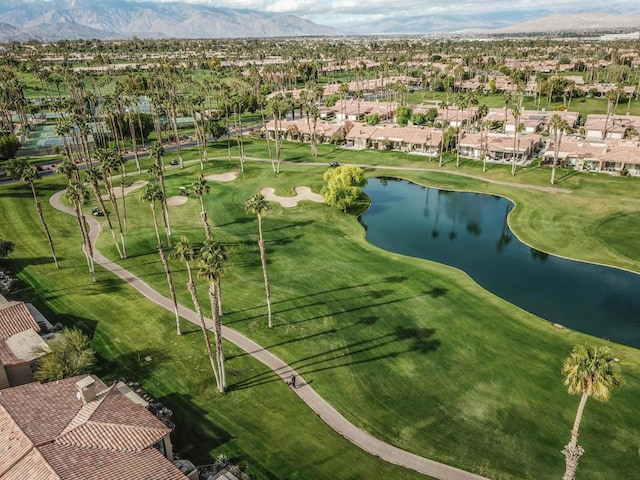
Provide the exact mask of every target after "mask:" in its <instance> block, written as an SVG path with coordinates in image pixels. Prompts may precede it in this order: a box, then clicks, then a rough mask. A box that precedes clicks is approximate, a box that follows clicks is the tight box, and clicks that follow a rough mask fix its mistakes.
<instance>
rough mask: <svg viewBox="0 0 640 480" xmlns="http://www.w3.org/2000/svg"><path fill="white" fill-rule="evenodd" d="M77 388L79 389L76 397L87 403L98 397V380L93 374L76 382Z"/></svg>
mask: <svg viewBox="0 0 640 480" xmlns="http://www.w3.org/2000/svg"><path fill="white" fill-rule="evenodd" d="M76 388H77V389H78V393H76V397H77V398H78V400H82V403H85V404H86V403H89V402H93V401H94V400H95V399H96V382H95V380H94V379H93V378H91V376H87V377H85V378H83V379H82V380H80V381H78V382H76Z"/></svg>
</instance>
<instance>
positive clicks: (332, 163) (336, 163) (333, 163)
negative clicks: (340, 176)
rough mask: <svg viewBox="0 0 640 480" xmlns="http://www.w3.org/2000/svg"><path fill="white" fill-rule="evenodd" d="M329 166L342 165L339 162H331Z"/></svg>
mask: <svg viewBox="0 0 640 480" xmlns="http://www.w3.org/2000/svg"><path fill="white" fill-rule="evenodd" d="M329 166H330V167H339V166H340V164H339V163H338V162H331V163H330V164H329Z"/></svg>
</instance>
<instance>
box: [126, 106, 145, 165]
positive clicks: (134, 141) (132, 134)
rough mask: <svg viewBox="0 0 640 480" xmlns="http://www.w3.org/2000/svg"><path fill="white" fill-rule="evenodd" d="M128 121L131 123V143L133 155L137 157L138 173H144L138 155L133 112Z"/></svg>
mask: <svg viewBox="0 0 640 480" xmlns="http://www.w3.org/2000/svg"><path fill="white" fill-rule="evenodd" d="M128 117H129V118H128V123H129V135H131V143H132V145H133V156H134V157H135V159H136V168H137V169H138V175H140V174H141V173H142V170H140V157H139V156H138V140H137V139H136V130H135V127H134V126H133V120H132V119H131V113H129V115H128Z"/></svg>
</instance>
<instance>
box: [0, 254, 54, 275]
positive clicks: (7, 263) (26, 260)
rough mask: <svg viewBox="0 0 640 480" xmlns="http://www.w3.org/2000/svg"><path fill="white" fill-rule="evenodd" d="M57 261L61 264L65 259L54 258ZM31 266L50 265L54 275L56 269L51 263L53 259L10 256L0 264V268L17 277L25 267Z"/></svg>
mask: <svg viewBox="0 0 640 480" xmlns="http://www.w3.org/2000/svg"><path fill="white" fill-rule="evenodd" d="M56 258H57V259H58V263H60V264H62V263H63V262H64V261H65V260H66V258H65V257H60V256H56ZM32 265H51V271H52V274H54V273H55V271H56V268H55V265H54V263H53V257H51V256H49V257H16V256H15V255H11V256H10V257H9V258H7V259H6V260H3V262H2V263H0V267H6V269H7V270H8V271H9V272H10V273H11V274H12V275H18V274H19V273H20V272H22V271H23V270H24V269H25V268H26V267H30V266H32Z"/></svg>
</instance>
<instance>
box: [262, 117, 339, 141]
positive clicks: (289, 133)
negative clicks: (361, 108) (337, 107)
mask: <svg viewBox="0 0 640 480" xmlns="http://www.w3.org/2000/svg"><path fill="white" fill-rule="evenodd" d="M315 128H316V141H317V142H318V144H320V143H329V142H330V140H331V138H332V137H333V136H334V135H336V134H339V133H340V132H342V131H343V130H344V123H329V122H325V121H318V123H317V125H316V127H315ZM278 129H279V131H280V135H282V138H286V139H288V140H291V141H294V142H307V143H310V142H311V135H312V132H313V120H311V121H310V122H307V119H306V118H299V119H298V120H281V121H280V122H278ZM275 132H276V124H275V121H274V120H269V122H267V124H266V125H265V134H266V135H268V136H269V138H272V139H274V138H275V136H276V133H275Z"/></svg>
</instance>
